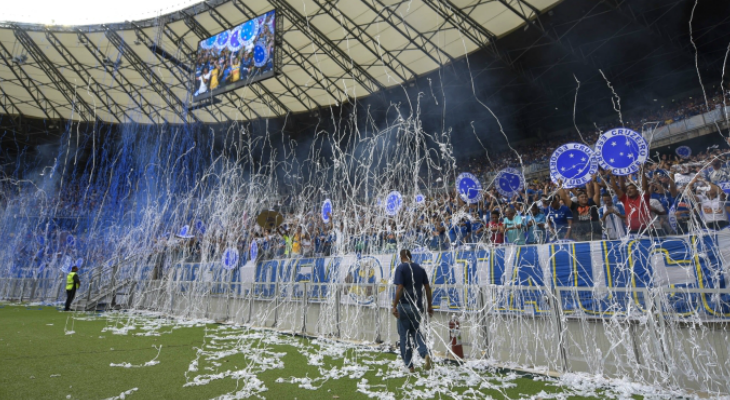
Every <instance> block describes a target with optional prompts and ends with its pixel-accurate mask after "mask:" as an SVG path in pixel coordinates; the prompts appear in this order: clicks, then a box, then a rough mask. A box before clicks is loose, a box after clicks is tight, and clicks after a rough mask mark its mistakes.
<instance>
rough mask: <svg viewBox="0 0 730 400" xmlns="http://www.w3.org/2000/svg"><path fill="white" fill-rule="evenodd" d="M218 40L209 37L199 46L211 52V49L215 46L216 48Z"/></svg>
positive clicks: (214, 37) (215, 37)
mask: <svg viewBox="0 0 730 400" xmlns="http://www.w3.org/2000/svg"><path fill="white" fill-rule="evenodd" d="M217 38H218V37H217V36H213V37H209V38H207V39H205V40H201V41H200V43H199V44H198V46H200V47H201V48H203V49H205V50H210V49H211V48H213V46H215V41H216V39H217Z"/></svg>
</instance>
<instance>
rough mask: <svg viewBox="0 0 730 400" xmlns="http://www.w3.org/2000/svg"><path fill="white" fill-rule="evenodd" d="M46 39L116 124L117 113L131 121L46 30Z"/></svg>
mask: <svg viewBox="0 0 730 400" xmlns="http://www.w3.org/2000/svg"><path fill="white" fill-rule="evenodd" d="M46 38H47V39H48V42H49V43H51V46H53V48H54V49H56V51H57V52H58V54H60V55H61V57H62V58H63V59H64V61H66V64H68V66H69V67H71V69H72V70H73V71H74V72H75V73H76V75H78V76H79V77H80V78H81V81H82V82H85V83H86V85H88V88H89V90H90V91H91V92H92V93H94V95H95V96H96V97H97V98H98V99H99V101H100V102H101V104H102V105H103V106H104V109H106V110H108V111H109V113H110V114H111V115H112V117H113V118H114V119H115V120H117V122H122V120H121V119H120V118H119V116H118V115H117V113H121V114H122V115H123V116H124V118H126V119H127V120H129V121H132V118H130V117H129V115H128V114H127V112H126V110H125V109H124V108H123V107H121V106H120V105H119V104H117V103H116V102H115V101H114V99H113V98H112V97H111V96H109V93H107V91H106V90H105V89H104V87H103V86H102V85H101V84H100V83H99V82H98V81H97V80H96V79H94V77H93V76H91V74H90V73H89V71H87V70H86V68H85V67H84V66H83V64H81V63H80V62H79V60H78V59H76V57H75V56H74V55H73V54H72V53H71V52H70V51H69V50H68V49H67V48H66V46H64V45H63V43H61V41H60V40H58V37H57V36H56V34H55V33H53V32H52V31H51V30H49V29H47V28H46Z"/></svg>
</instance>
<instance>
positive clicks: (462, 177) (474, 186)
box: [456, 172, 482, 204]
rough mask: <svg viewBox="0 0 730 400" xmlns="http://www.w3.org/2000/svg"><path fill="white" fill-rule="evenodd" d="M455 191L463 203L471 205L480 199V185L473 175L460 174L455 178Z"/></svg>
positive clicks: (467, 173)
mask: <svg viewBox="0 0 730 400" xmlns="http://www.w3.org/2000/svg"><path fill="white" fill-rule="evenodd" d="M456 191H457V192H459V197H461V199H462V200H464V202H465V203H468V204H473V203H476V202H478V201H479V199H480V198H481V195H482V184H481V183H479V179H477V177H476V176H474V174H471V173H469V172H462V173H461V174H459V176H458V177H456Z"/></svg>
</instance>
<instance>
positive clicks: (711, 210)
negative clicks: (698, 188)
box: [690, 175, 728, 230]
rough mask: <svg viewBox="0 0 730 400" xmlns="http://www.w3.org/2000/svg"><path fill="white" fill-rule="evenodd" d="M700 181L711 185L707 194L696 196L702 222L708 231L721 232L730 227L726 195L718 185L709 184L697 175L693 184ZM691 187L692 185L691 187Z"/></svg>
mask: <svg viewBox="0 0 730 400" xmlns="http://www.w3.org/2000/svg"><path fill="white" fill-rule="evenodd" d="M698 180H700V181H704V182H706V183H707V184H709V188H708V189H707V191H706V192H705V194H698V195H696V204H697V205H698V206H699V209H700V211H702V212H701V213H700V215H701V216H702V222H703V223H704V224H705V226H707V229H712V230H720V229H723V228H725V227H726V226H728V218H727V210H726V206H725V200H726V195H725V192H723V191H722V189H720V187H718V186H717V185H716V184H714V183H712V182H709V181H707V180H705V179H703V178H700V176H699V175H697V176H696V177H695V178H694V179H693V180H692V184H694V183H695V182H697V181H698ZM690 186H691V185H690Z"/></svg>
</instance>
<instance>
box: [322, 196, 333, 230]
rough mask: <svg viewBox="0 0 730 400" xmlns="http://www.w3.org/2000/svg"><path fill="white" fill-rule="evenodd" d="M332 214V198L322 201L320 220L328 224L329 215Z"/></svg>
mask: <svg viewBox="0 0 730 400" xmlns="http://www.w3.org/2000/svg"><path fill="white" fill-rule="evenodd" d="M331 214H332V200H330V199H326V200H325V201H324V202H323V203H322V221H324V223H325V224H328V223H329V222H330V217H329V216H330V215H331Z"/></svg>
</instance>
